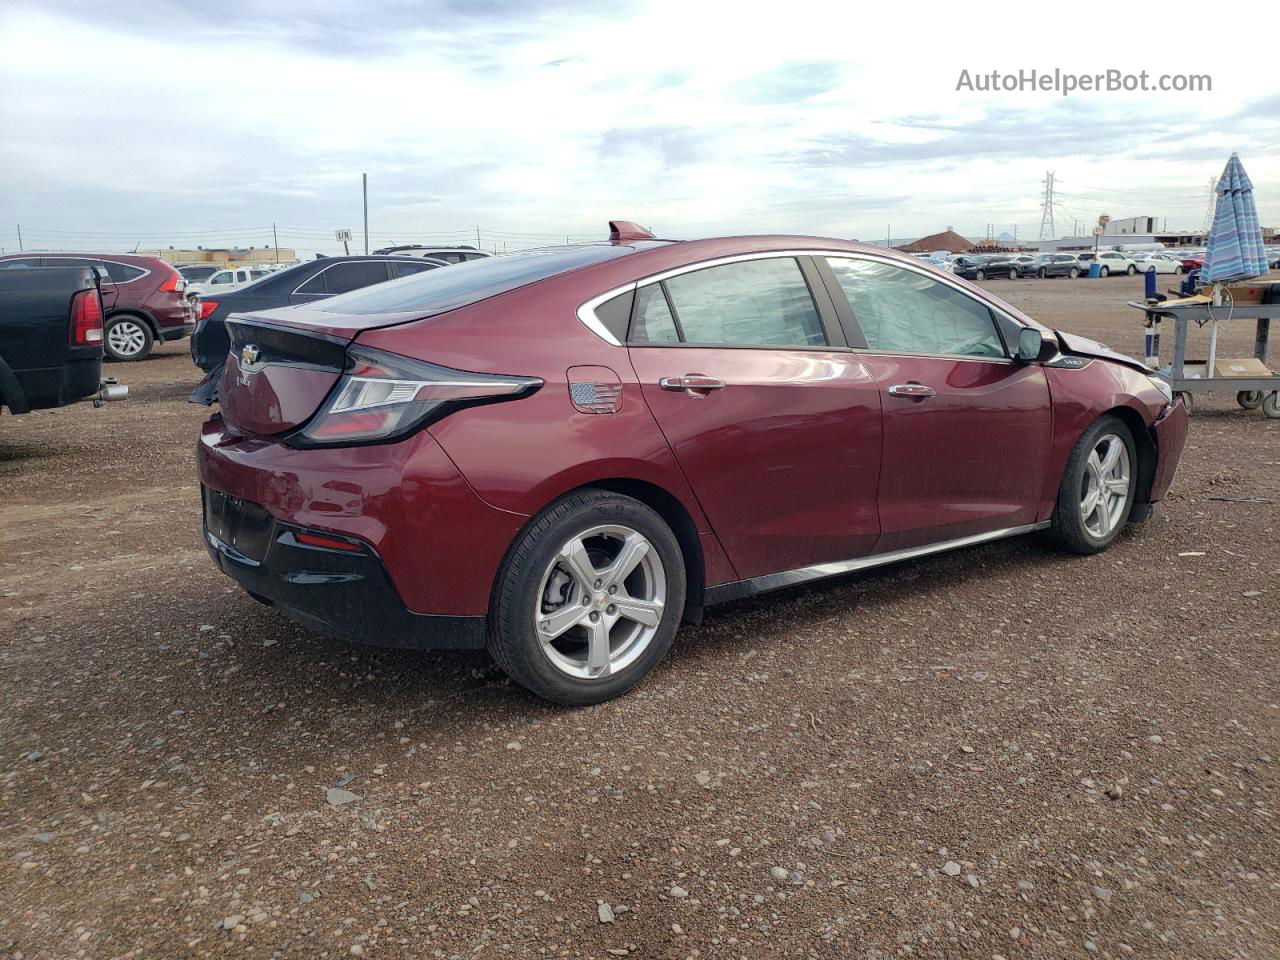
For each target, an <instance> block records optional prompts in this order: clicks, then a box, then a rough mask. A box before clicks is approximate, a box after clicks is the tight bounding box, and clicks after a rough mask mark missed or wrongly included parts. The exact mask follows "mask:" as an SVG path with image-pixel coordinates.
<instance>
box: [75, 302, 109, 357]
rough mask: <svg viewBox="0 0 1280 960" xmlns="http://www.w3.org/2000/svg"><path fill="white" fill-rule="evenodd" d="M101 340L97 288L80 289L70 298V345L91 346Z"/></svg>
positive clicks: (100, 310)
mask: <svg viewBox="0 0 1280 960" xmlns="http://www.w3.org/2000/svg"><path fill="white" fill-rule="evenodd" d="M101 342H102V300H101V299H100V298H99V296H98V291H97V290H81V291H80V292H79V293H77V294H76V295H75V296H74V297H72V298H71V345H72V346H73V347H91V346H94V345H96V344H99V343H101Z"/></svg>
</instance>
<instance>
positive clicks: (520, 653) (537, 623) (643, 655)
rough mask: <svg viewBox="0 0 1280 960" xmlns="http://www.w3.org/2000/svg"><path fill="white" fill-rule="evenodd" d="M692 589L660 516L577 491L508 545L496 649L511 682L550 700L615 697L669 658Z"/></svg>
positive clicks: (494, 621) (494, 622)
mask: <svg viewBox="0 0 1280 960" xmlns="http://www.w3.org/2000/svg"><path fill="white" fill-rule="evenodd" d="M610 573H615V574H616V576H614V577H610ZM685 589H686V576H685V565H684V555H683V554H682V553H681V550H680V544H679V542H678V541H677V540H676V537H675V534H673V533H672V532H671V528H670V527H668V526H667V524H666V522H665V521H664V520H663V519H662V518H661V517H660V516H658V514H657V513H655V512H654V511H653V510H652V509H650V508H649V507H647V506H645V505H644V504H643V503H641V502H640V501H639V500H635V499H633V498H631V497H627V496H623V495H622V494H617V493H611V492H609V491H606V490H584V491H581V492H579V493H575V494H571V495H570V496H567V497H565V498H564V499H562V500H560V501H558V502H556V503H554V504H552V505H551V506H550V507H548V508H547V509H546V510H545V511H544V512H543V513H542V514H541V515H539V516H538V517H537V519H535V520H534V521H533V522H532V523H531V524H530V525H529V527H528V528H527V529H526V530H525V531H524V533H522V534H521V535H520V537H519V539H518V540H517V541H516V542H515V545H514V546H513V547H512V548H511V550H510V551H509V552H508V554H507V558H506V560H505V561H504V563H503V565H502V569H501V570H500V572H499V574H498V578H497V582H496V585H495V589H494V600H493V604H492V609H491V612H490V617H489V627H490V628H489V652H490V653H491V654H492V655H493V658H494V660H496V661H497V663H498V666H499V667H501V668H502V670H503V671H504V672H505V673H506V674H507V675H508V676H510V677H511V679H513V680H514V681H515V682H516V683H518V684H520V685H521V686H522V687H525V688H526V689H528V690H530V691H531V692H533V693H535V694H537V695H538V696H540V697H543V698H545V699H547V700H551V701H553V702H555V703H560V704H564V705H565V706H575V707H576V706H586V705H588V704H593V703H601V702H603V701H605V700H611V699H613V698H614V697H617V696H620V695H621V694H623V693H626V692H627V691H628V690H630V689H631V688H632V687H633V686H635V685H636V684H637V683H638V682H639V681H640V680H642V679H643V678H644V677H645V675H646V674H648V673H649V671H650V670H652V669H653V668H654V666H656V665H657V663H658V661H660V660H661V659H662V658H663V656H665V655H666V653H667V650H669V649H670V647H671V642H672V640H673V639H674V638H675V635H676V630H677V629H678V628H679V626H680V621H681V619H682V618H683V614H684V602H685Z"/></svg>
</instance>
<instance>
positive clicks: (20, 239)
mask: <svg viewBox="0 0 1280 960" xmlns="http://www.w3.org/2000/svg"><path fill="white" fill-rule="evenodd" d="M18 249H19V250H22V249H23V246H22V224H18Z"/></svg>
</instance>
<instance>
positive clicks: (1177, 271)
mask: <svg viewBox="0 0 1280 960" xmlns="http://www.w3.org/2000/svg"><path fill="white" fill-rule="evenodd" d="M1173 275H1174V276H1175V277H1180V276H1182V267H1181V266H1176V267H1174V268H1173Z"/></svg>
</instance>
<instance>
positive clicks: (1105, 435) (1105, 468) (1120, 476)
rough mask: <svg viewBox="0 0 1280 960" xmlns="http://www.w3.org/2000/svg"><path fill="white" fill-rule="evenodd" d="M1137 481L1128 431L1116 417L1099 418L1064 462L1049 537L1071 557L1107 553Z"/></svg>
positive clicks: (1125, 515) (1129, 509)
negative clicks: (1070, 554)
mask: <svg viewBox="0 0 1280 960" xmlns="http://www.w3.org/2000/svg"><path fill="white" fill-rule="evenodd" d="M1137 479H1138V457H1137V450H1136V448H1135V447H1134V443H1133V435H1132V434H1131V433H1130V432H1129V428H1128V427H1127V426H1125V423H1124V421H1123V420H1121V419H1120V418H1119V417H1116V416H1110V415H1108V416H1105V417H1099V418H1098V419H1097V420H1095V421H1094V422H1093V423H1092V424H1091V425H1090V426H1089V428H1088V429H1087V430H1085V432H1084V433H1083V434H1082V435H1081V436H1080V439H1079V440H1077V441H1076V445H1075V447H1073V448H1072V450H1071V456H1070V457H1068V458H1067V468H1066V470H1065V471H1064V472H1063V475H1062V486H1061V487H1059V489H1058V503H1057V506H1056V507H1055V508H1054V511H1053V519H1052V521H1051V525H1050V539H1051V540H1052V541H1053V542H1054V543H1056V544H1057V545H1058V546H1059V547H1061V548H1062V549H1064V550H1069V551H1070V552H1072V553H1079V554H1086V555H1087V554H1093V553H1101V552H1102V551H1103V550H1105V549H1107V547H1109V546H1111V544H1112V542H1113V541H1114V540H1115V539H1116V537H1118V536H1119V535H1120V531H1121V530H1123V529H1124V525H1125V524H1126V523H1127V522H1128V520H1129V514H1130V513H1131V512H1132V510H1133V497H1134V492H1135V490H1136V489H1137Z"/></svg>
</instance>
